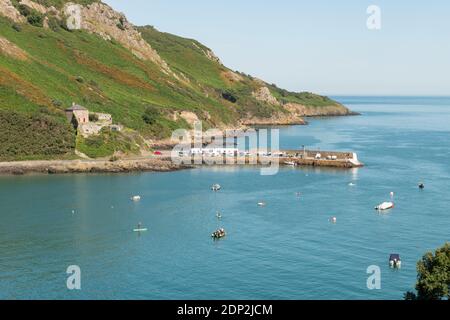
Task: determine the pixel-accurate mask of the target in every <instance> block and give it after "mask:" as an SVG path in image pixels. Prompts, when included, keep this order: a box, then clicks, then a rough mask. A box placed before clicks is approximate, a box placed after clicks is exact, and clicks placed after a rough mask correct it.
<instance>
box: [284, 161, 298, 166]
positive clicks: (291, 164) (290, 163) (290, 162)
mask: <svg viewBox="0 0 450 320" xmlns="http://www.w3.org/2000/svg"><path fill="white" fill-rule="evenodd" d="M284 164H285V165H286V166H291V167H295V166H297V163H295V162H294V161H285V162H284Z"/></svg>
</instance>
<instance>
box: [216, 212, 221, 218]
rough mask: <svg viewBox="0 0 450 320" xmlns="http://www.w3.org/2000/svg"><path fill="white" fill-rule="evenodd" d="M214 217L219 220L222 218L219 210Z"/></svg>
mask: <svg viewBox="0 0 450 320" xmlns="http://www.w3.org/2000/svg"><path fill="white" fill-rule="evenodd" d="M216 218H217V219H219V220H220V219H222V214H221V213H220V212H217V214H216Z"/></svg>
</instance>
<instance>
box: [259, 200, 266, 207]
mask: <svg viewBox="0 0 450 320" xmlns="http://www.w3.org/2000/svg"><path fill="white" fill-rule="evenodd" d="M266 205H267V204H266V203H265V202H264V201H261V202H258V207H265V206H266Z"/></svg>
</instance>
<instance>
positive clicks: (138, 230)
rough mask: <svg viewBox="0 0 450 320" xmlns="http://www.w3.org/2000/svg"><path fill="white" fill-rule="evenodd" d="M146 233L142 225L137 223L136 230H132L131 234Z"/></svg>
mask: <svg viewBox="0 0 450 320" xmlns="http://www.w3.org/2000/svg"><path fill="white" fill-rule="evenodd" d="M146 231H148V229H147V228H143V227H142V223H140V222H139V223H138V225H137V228H136V229H133V232H146Z"/></svg>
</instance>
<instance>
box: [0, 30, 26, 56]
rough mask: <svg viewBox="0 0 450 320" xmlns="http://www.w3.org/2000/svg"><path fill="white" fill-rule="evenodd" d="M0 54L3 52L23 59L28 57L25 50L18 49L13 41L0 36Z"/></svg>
mask: <svg viewBox="0 0 450 320" xmlns="http://www.w3.org/2000/svg"><path fill="white" fill-rule="evenodd" d="M0 54H4V55H6V56H8V57H11V58H15V59H18V60H22V61H25V60H27V59H28V55H27V53H26V52H25V51H23V50H22V49H20V48H19V47H18V46H16V45H15V44H14V43H11V42H10V41H9V40H7V39H5V38H3V37H2V36H0Z"/></svg>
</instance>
